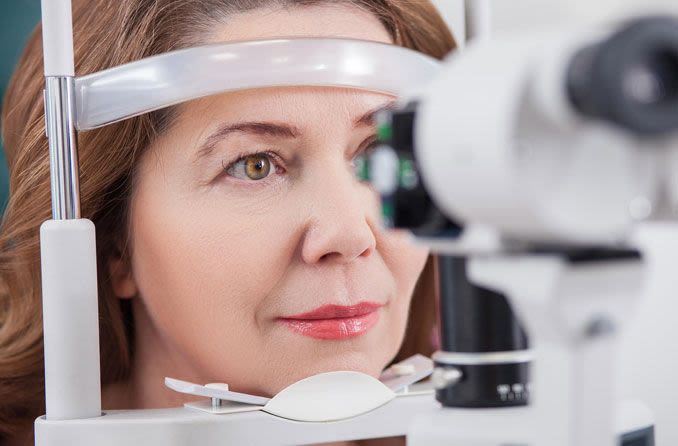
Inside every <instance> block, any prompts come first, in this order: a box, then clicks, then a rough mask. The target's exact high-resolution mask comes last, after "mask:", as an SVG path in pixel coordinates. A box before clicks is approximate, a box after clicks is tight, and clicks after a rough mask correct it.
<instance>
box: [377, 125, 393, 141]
mask: <svg viewBox="0 0 678 446" xmlns="http://www.w3.org/2000/svg"><path fill="white" fill-rule="evenodd" d="M377 137H378V138H379V141H381V142H388V141H390V140H391V138H392V137H393V127H391V126H390V125H388V124H382V125H379V126H377Z"/></svg>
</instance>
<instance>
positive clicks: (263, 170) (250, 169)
mask: <svg viewBox="0 0 678 446" xmlns="http://www.w3.org/2000/svg"><path fill="white" fill-rule="evenodd" d="M227 172H228V174H229V175H231V176H234V177H236V178H239V179H243V180H245V179H250V180H255V181H256V180H263V179H264V178H266V177H267V176H268V174H269V173H270V172H271V160H270V157H269V156H268V155H267V154H265V153H255V154H254V155H248V156H245V157H243V158H241V159H239V160H238V161H236V162H235V163H233V164H232V165H231V166H230V167H229V168H228V169H227Z"/></svg>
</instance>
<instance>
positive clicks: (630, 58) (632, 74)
mask: <svg viewBox="0 0 678 446" xmlns="http://www.w3.org/2000/svg"><path fill="white" fill-rule="evenodd" d="M566 88H567V93H568V96H569V99H570V102H571V104H572V105H573V106H574V108H575V109H576V110H577V111H578V112H579V113H581V114H582V115H584V116H589V117H594V118H598V119H602V120H605V121H608V122H610V123H613V124H615V125H617V126H618V127H621V128H624V129H626V130H628V131H630V132H632V133H635V134H638V135H640V136H644V137H648V136H655V135H656V136H661V135H663V134H665V133H669V132H672V131H675V130H676V129H678V19H674V18H670V17H646V18H641V19H637V20H634V21H631V22H629V23H627V24H626V25H625V26H623V27H621V29H619V30H618V31H617V32H615V33H614V34H612V35H611V36H610V37H608V38H606V39H605V40H603V41H601V42H598V43H595V44H593V45H590V46H588V47H585V48H583V49H581V50H579V51H578V52H577V53H576V54H575V56H574V57H573V59H572V60H571V61H570V64H569V67H568V71H567V86H566Z"/></svg>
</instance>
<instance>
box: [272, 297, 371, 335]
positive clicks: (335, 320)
mask: <svg viewBox="0 0 678 446" xmlns="http://www.w3.org/2000/svg"><path fill="white" fill-rule="evenodd" d="M382 306H383V304H377V303H372V302H361V303H359V304H357V305H351V306H342V305H323V306H322V307H319V308H316V309H315V310H313V311H309V312H308V313H303V314H297V315H294V316H286V317H282V318H279V320H280V321H281V322H283V323H284V324H285V325H286V326H287V328H289V329H290V330H292V331H294V332H296V333H299V334H302V335H304V336H309V337H311V338H316V339H345V338H350V337H353V336H360V335H361V334H363V333H366V332H367V331H368V330H369V329H371V328H372V327H374V326H375V325H376V323H377V322H379V308H381V307H382Z"/></svg>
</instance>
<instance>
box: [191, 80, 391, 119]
mask: <svg viewBox="0 0 678 446" xmlns="http://www.w3.org/2000/svg"><path fill="white" fill-rule="evenodd" d="M394 99H395V98H394V97H393V96H392V95H388V94H384V93H377V92H371V91H365V90H357V89H350V88H335V87H284V88H262V89H253V90H245V91H238V92H230V93H224V94H220V95H215V96H210V97H207V98H202V99H198V100H196V101H191V102H190V103H187V104H185V106H184V107H181V108H182V113H180V116H181V115H183V116H185V117H190V118H191V119H195V118H196V117H203V118H205V119H215V118H216V119H220V120H238V121H250V120H285V121H290V120H300V121H307V120H319V119H324V118H330V119H343V118H346V119H351V118H353V117H355V116H356V115H360V114H361V113H365V112H368V111H370V110H374V109H376V108H380V107H384V106H387V105H388V104H390V103H392V102H393V101H394Z"/></svg>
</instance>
